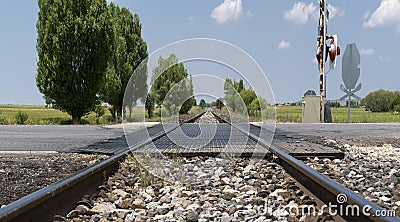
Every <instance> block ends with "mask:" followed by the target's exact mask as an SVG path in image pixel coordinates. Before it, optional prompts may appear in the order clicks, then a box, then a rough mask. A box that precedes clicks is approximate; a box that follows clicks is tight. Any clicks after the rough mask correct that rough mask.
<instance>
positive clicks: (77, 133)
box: [0, 125, 123, 151]
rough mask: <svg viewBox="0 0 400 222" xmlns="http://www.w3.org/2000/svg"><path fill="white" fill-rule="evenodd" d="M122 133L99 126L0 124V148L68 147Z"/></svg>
mask: <svg viewBox="0 0 400 222" xmlns="http://www.w3.org/2000/svg"><path fill="white" fill-rule="evenodd" d="M121 135H123V131H122V129H109V128H105V127H101V126H47V125H46V126H19V125H2V126H0V151H68V150H70V149H72V148H80V147H85V146H87V145H90V144H93V143H97V142H102V141H104V140H107V139H110V138H116V137H119V136H121Z"/></svg>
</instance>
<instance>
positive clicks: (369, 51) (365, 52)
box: [360, 48, 375, 56]
mask: <svg viewBox="0 0 400 222" xmlns="http://www.w3.org/2000/svg"><path fill="white" fill-rule="evenodd" d="M374 52H375V50H374V49H373V48H368V49H364V48H362V49H361V50H360V55H365V56H370V55H372V54H374Z"/></svg>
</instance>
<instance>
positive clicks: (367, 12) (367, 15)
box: [363, 10, 371, 20]
mask: <svg viewBox="0 0 400 222" xmlns="http://www.w3.org/2000/svg"><path fill="white" fill-rule="evenodd" d="M370 15H371V12H370V11H369V10H367V11H366V12H365V13H364V16H363V18H364V20H366V19H367V18H368V17H369V16H370Z"/></svg>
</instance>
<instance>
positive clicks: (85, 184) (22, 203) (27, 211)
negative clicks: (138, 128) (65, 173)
mask: <svg viewBox="0 0 400 222" xmlns="http://www.w3.org/2000/svg"><path fill="white" fill-rule="evenodd" d="M203 114H204V112H202V113H200V114H198V115H196V116H194V117H192V118H190V119H189V120H187V121H185V122H182V123H179V124H177V125H176V126H174V127H171V128H169V129H166V130H165V131H164V132H160V133H158V134H156V135H154V136H153V137H151V138H147V139H145V140H143V141H141V142H139V143H137V144H135V145H134V146H132V147H129V148H127V149H126V150H122V151H120V152H118V153H116V154H115V155H113V156H111V157H109V158H107V159H105V160H103V161H100V162H98V163H96V164H94V165H92V166H89V167H87V168H85V169H83V170H81V171H80V172H78V173H76V174H74V175H71V176H69V177H67V178H65V179H63V180H61V181H59V182H56V183H54V184H52V185H49V186H47V187H45V188H42V189H40V190H38V191H36V192H34V193H32V194H29V195H27V196H25V197H22V198H21V199H19V200H17V201H15V202H12V203H10V204H8V205H6V206H5V207H3V208H0V221H53V217H54V215H65V214H66V213H68V212H69V211H70V210H72V209H73V208H74V207H75V205H76V203H77V202H78V201H79V200H80V199H81V198H82V197H83V196H84V195H87V194H89V195H90V194H94V193H96V191H97V190H96V189H97V187H98V186H100V185H101V184H102V183H103V182H104V181H105V180H106V179H107V178H108V177H109V176H110V175H111V174H112V173H113V172H114V171H115V170H116V169H117V168H118V166H119V163H120V161H122V160H123V159H124V158H125V157H126V156H127V155H128V154H130V153H131V152H132V151H134V150H136V149H138V148H140V147H143V146H145V145H147V144H150V143H151V142H153V141H155V140H157V139H159V138H161V137H163V136H164V135H166V134H168V133H170V132H171V131H173V130H175V129H176V128H178V127H179V126H180V125H182V124H185V123H186V122H189V121H192V120H193V119H196V118H199V117H200V116H201V115H203Z"/></svg>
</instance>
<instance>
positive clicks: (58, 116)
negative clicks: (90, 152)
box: [0, 105, 400, 125]
mask: <svg viewBox="0 0 400 222" xmlns="http://www.w3.org/2000/svg"><path fill="white" fill-rule="evenodd" d="M105 109H106V113H105V115H104V116H102V117H101V118H100V119H99V121H98V124H112V118H111V113H110V112H109V111H108V109H107V107H105ZM143 109H144V108H143V107H136V108H135V109H134V111H133V112H136V113H137V112H140V113H143V111H144V110H143ZM198 109H200V108H199V107H193V109H192V110H191V111H190V112H189V113H198V112H199V110H198ZM276 111H277V115H276V116H277V118H276V119H277V121H278V122H292V123H301V116H302V114H301V113H302V111H301V106H278V107H277V108H276ZM331 111H332V119H333V122H334V123H345V122H347V107H341V108H331ZM18 112H24V113H26V114H28V119H27V120H26V122H25V123H24V124H28V125H48V124H57V125H59V124H71V117H70V116H69V115H68V114H67V113H64V112H61V111H59V110H57V109H52V108H46V107H45V106H43V105H0V125H1V124H3V125H5V124H16V123H17V122H16V117H15V116H16V114H17V113H18ZM157 114H159V111H158V110H155V115H156V116H155V117H154V118H153V119H147V118H146V121H159V120H160V117H159V116H157ZM351 122H353V123H388V122H400V115H399V114H397V115H396V114H393V113H391V112H386V113H372V112H369V111H365V109H363V108H352V109H351ZM82 123H83V124H96V115H95V114H94V113H90V114H89V115H87V116H84V117H83V118H82Z"/></svg>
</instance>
